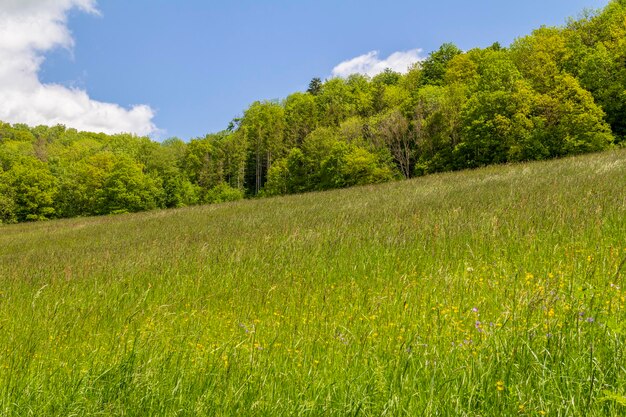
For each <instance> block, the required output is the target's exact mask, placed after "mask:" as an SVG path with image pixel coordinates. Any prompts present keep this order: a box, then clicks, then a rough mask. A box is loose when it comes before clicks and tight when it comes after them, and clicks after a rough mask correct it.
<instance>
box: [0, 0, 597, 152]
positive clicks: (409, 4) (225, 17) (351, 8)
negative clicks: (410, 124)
mask: <svg viewBox="0 0 626 417" xmlns="http://www.w3.org/2000/svg"><path fill="white" fill-rule="evenodd" d="M16 1H19V0H0V12H1V11H2V8H3V7H5V4H4V3H5V2H8V3H11V2H14V3H15V2H16ZM24 1H26V2H27V3H34V6H33V7H34V8H31V9H30V11H28V12H27V13H29V14H33V13H34V10H35V8H36V7H38V6H37V3H40V4H41V5H40V6H39V7H41V8H46V7H49V3H53V2H55V1H56V2H57V3H58V4H60V6H58V7H57V8H56V9H54V13H57V15H56V16H57V17H58V16H59V15H62V16H63V18H62V19H61V20H62V22H61V23H60V24H61V25H65V26H66V28H69V31H70V33H69V34H68V35H69V36H71V39H69V38H63V39H64V40H60V41H59V42H58V43H57V44H56V45H53V46H52V47H49V48H48V49H46V48H43V47H42V48H39V49H38V50H39V51H43V52H41V53H42V58H45V59H44V60H43V61H42V62H41V63H40V64H39V67H38V69H37V76H38V79H39V81H40V82H41V83H42V84H43V85H50V84H62V85H64V86H66V87H70V90H72V91H73V90H80V91H84V92H86V93H87V94H88V95H89V98H90V99H91V100H95V101H98V102H104V103H115V104H118V105H119V106H121V107H122V109H119V108H117V107H116V108H110V109H108V110H107V111H109V110H110V112H109V113H107V114H110V113H111V112H123V111H125V110H124V109H130V108H131V106H134V105H140V104H141V105H147V106H149V109H148V108H147V107H141V108H136V109H135V110H137V112H136V113H137V114H136V115H135V116H136V117H135V116H133V118H132V120H143V121H145V120H151V123H152V124H151V126H152V127H156V128H158V129H159V130H158V131H156V133H153V134H152V136H153V137H155V138H157V139H164V138H167V137H171V136H178V137H180V138H182V139H185V140H187V139H190V138H192V137H198V136H203V135H205V134H207V133H210V132H216V131H219V130H222V129H224V128H225V127H226V126H227V125H228V122H229V121H230V120H231V119H232V118H233V117H236V116H238V115H240V114H241V113H242V111H243V110H244V109H245V108H246V107H247V106H248V105H249V104H250V103H251V102H253V101H255V100H262V99H272V98H284V97H285V96H287V95H288V94H289V93H292V92H294V91H299V90H304V89H306V87H307V85H308V82H309V81H310V79H311V78H312V77H315V76H318V77H321V78H327V77H330V76H331V74H332V73H333V68H335V66H337V65H338V64H340V63H341V62H343V61H346V60H350V59H352V58H355V57H358V56H361V55H363V54H367V53H368V52H370V51H378V52H379V54H378V56H379V57H380V59H384V58H385V57H387V56H388V55H390V54H392V53H394V52H396V51H408V50H414V49H416V48H420V49H421V50H422V52H421V56H426V55H427V54H428V52H430V51H432V50H434V49H436V48H438V47H439V45H441V44H442V43H444V42H453V43H455V44H456V45H458V46H459V47H460V48H462V49H470V48H472V47H484V46H487V45H490V44H491V43H493V42H495V41H499V42H500V43H502V44H503V45H506V44H509V43H510V42H511V41H512V40H513V39H514V38H515V37H518V36H520V35H524V34H528V33H530V31H531V30H532V29H534V28H537V27H539V26H540V25H542V24H546V25H561V24H563V23H564V22H565V21H566V19H567V18H568V17H570V16H576V15H578V14H579V13H580V12H581V11H582V10H583V9H585V8H599V7H603V6H604V5H606V4H607V3H608V0H548V1H546V0H543V1H539V0H527V1H525V2H512V1H511V2H509V1H506V2H505V1H502V0H499V1H493V0H490V1H482V2H467V1H460V0H440V1H437V2H432V1H429V2H420V1H408V0H397V1H393V0H389V1H386V2H381V1H370V0H358V1H356V0H346V1H340V0H334V1H331V0H316V1H308V0H302V1H297V0H292V1H286V0H274V1H261V0H256V1H252V0H241V1H236V0H233V1H211V0H209V1H206V0H202V1H201V0H177V1H174V0H100V1H98V2H95V1H94V0H24ZM15 7H17V6H15ZM50 7H51V6H50ZM50 10H52V9H50ZM96 10H97V12H96ZM90 11H91V12H90ZM25 13H26V12H25ZM50 13H52V12H50ZM9 16H10V13H9ZM57 20H58V19H57ZM56 23H57V24H59V22H58V21H57V22H56ZM1 34H2V30H1V28H0V35H1ZM1 47H2V45H1V44H0V48H1ZM1 52H2V51H1V50H0V57H1V55H2V54H1ZM0 110H2V109H0ZM68 111H69V110H68ZM10 114H11V115H12V117H13V118H15V117H16V115H19V114H20V112H18V111H17V110H13V111H12V112H10ZM46 114H50V112H48V113H46ZM100 114H103V113H100ZM120 114H121V113H120ZM0 118H2V112H1V111H0ZM33 120H34V119H33ZM54 120H57V119H54ZM59 120H60V119H59ZM12 121H15V120H12ZM25 122H30V120H25ZM70 123H71V122H70ZM87 126H90V125H87ZM124 126H132V122H128V124H127V125H124ZM79 127H81V126H79ZM129 130H130V128H129ZM144 130H145V129H144ZM138 133H145V131H141V130H138Z"/></svg>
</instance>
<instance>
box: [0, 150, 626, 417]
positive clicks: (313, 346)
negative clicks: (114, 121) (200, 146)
mask: <svg viewBox="0 0 626 417" xmlns="http://www.w3.org/2000/svg"><path fill="white" fill-rule="evenodd" d="M624 259H626V151H623V150H622V151H613V152H607V153H602V154H596V155H589V156H583V157H578V158H570V159H563V160H558V161H552V162H545V163H531V164H522V165H513V166H499V167H490V168H485V169H480V170H475V171H469V172H462V173H451V174H442V175H434V176H430V177H425V178H420V179H417V180H413V181H405V182H397V183H391V184H385V185H381V186H375V187H374V186H372V187H359V188H353V189H347V190H340V191H333V192H326V193H313V194H306V195H298V196H290V197H282V198H273V199H263V200H252V201H244V202H238V203H230V204H223V205H214V206H206V207H193V208H185V209H179V210H171V211H156V212H149V213H142V214H136V215H121V216H109V217H98V218H85V219H72V220H62V221H53V222H42V223H33V224H23V225H15V226H4V227H1V228H0V415H6V416H27V415H36V416H43V415H59V416H61V415H63V416H69V415H125V416H147V415H181V416H182V415H189V416H193V415H272V416H273V415H337V416H345V415H468V416H478V415H481V416H488V415H494V416H496V415H535V416H538V415H563V416H571V415H579V416H593V415H598V416H600V415H602V416H604V415H609V416H611V415H613V416H622V415H625V414H626V404H625V403H626V398H625V396H626V368H625V366H626V357H625V354H626V350H625V348H624V341H625V340H624V339H625V338H626V308H625V296H626V292H625V291H624V289H623V286H624V274H626V267H625V266H624Z"/></svg>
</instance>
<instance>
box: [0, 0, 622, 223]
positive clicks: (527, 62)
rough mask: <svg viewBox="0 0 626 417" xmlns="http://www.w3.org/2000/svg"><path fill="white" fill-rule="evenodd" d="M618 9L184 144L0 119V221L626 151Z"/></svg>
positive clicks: (382, 77) (328, 87) (358, 79)
mask: <svg viewBox="0 0 626 417" xmlns="http://www.w3.org/2000/svg"><path fill="white" fill-rule="evenodd" d="M625 137H626V0H613V1H612V2H610V3H609V4H608V5H607V7H605V8H604V9H602V10H599V11H590V12H586V13H584V14H582V15H581V16H579V17H578V18H576V19H571V20H570V21H569V22H568V23H567V24H566V25H564V26H562V27H541V28H539V29H537V30H535V31H534V32H533V33H532V34H530V35H528V36H524V37H520V38H518V39H517V40H515V41H514V42H513V43H512V44H511V45H509V46H507V47H503V46H501V45H500V44H499V43H497V42H496V43H494V44H493V45H491V46H489V47H487V48H476V49H471V50H469V51H462V50H460V49H459V48H458V47H457V46H455V45H454V44H451V43H446V44H443V45H442V46H441V47H440V48H439V49H438V50H436V51H433V52H431V53H430V54H429V55H428V57H427V58H426V59H424V60H423V61H421V62H418V63H417V64H415V65H414V66H413V67H412V68H410V69H409V71H408V72H407V73H405V74H400V73H396V72H393V71H391V70H386V71H384V72H383V73H381V74H379V75H376V76H374V77H372V78H369V77H367V76H363V75H352V76H350V77H348V78H331V79H328V80H321V79H320V78H313V79H312V80H311V82H310V84H309V86H308V89H307V91H306V92H296V93H293V94H291V95H289V96H288V97H286V98H285V99H283V100H272V101H257V102H254V103H252V104H251V105H250V106H249V107H248V108H247V109H246V110H245V111H244V112H243V114H242V115H241V117H238V118H235V119H234V120H233V121H232V122H231V123H230V124H229V126H228V127H227V128H226V129H225V130H224V131H222V132H219V133H215V134H208V135H206V136H205V137H201V138H194V139H191V140H189V141H188V142H185V141H183V140H181V139H178V138H170V139H167V140H164V141H163V142H156V141H154V140H151V139H150V138H148V137H138V136H135V135H132V134H117V135H106V134H102V133H93V132H79V131H77V130H75V129H72V128H67V127H65V126H63V125H57V126H51V127H48V126H36V127H30V126H26V125H23V124H13V125H11V124H8V123H2V122H0V223H16V222H25V221H34V220H44V219H53V218H68V217H78V216H92V215H104V214H112V213H125V212H138V211H144V210H151V209H156V208H171V207H183V206H188V205H194V204H207V203H216V202H224V201H233V200H238V199H242V198H246V197H257V196H274V195H284V194H291V193H302V192H307V191H321V190H328V189H334V188H342V187H349V186H353V185H362V184H372V183H382V182H387V181H393V180H398V179H403V178H411V177H415V176H421V175H426V174H430V173H435V172H442V171H452V170H461V169H468V168H475V167H480V166H485V165H489V164H500V163H509V162H518V161H531V160H543V159H549V158H557V157H563V156H566V155H574V154H581V153H586V152H595V151H600V150H604V149H608V148H610V147H615V146H624V144H625V143H626V141H625Z"/></svg>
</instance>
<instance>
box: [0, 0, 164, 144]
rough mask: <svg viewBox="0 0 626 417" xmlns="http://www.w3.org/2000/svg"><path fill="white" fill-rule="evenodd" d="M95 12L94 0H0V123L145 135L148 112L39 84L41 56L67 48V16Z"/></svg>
mask: <svg viewBox="0 0 626 417" xmlns="http://www.w3.org/2000/svg"><path fill="white" fill-rule="evenodd" d="M74 8H77V9H80V10H82V11H84V12H87V13H93V14H97V13H98V11H97V9H96V0H0V63H1V64H0V120H2V121H4V122H10V123H27V124H29V125H39V124H46V125H55V124H59V123H60V124H64V125H66V126H68V127H74V128H76V129H79V130H89V131H95V132H105V133H118V132H131V133H136V134H138V135H147V134H150V133H154V132H156V127H155V125H154V123H153V122H152V118H153V117H154V111H153V110H152V109H151V108H150V107H149V106H146V105H138V106H134V107H132V108H130V109H126V108H124V107H121V106H119V105H117V104H113V103H103V102H100V101H96V100H92V99H91V98H90V97H89V95H88V94H87V92H86V91H84V90H80V89H76V88H67V87H65V86H62V85H58V84H43V83H42V82H41V81H40V80H39V77H38V73H39V69H40V67H41V64H42V62H43V60H44V53H45V52H46V51H50V50H51V49H53V48H58V47H61V48H68V49H69V48H72V46H73V45H74V40H73V38H72V35H71V33H70V31H69V29H68V27H67V13H68V12H69V11H70V10H71V9H74Z"/></svg>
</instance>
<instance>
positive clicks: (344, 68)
mask: <svg viewBox="0 0 626 417" xmlns="http://www.w3.org/2000/svg"><path fill="white" fill-rule="evenodd" d="M421 52H422V50H421V49H411V50H409V51H399V52H394V53H393V54H391V55H389V56H388V57H387V58H386V59H380V58H379V57H378V51H370V52H368V53H366V54H364V55H360V56H357V57H356V58H352V59H349V60H347V61H343V62H342V63H341V64H339V65H337V66H336V67H335V68H333V72H332V75H333V76H334V77H347V76H348V75H350V74H365V75H369V76H370V77H373V76H374V75H376V74H380V73H381V72H383V71H384V70H385V69H387V68H391V69H392V70H394V71H397V72H401V73H405V72H407V71H408V69H409V67H410V66H411V65H413V64H414V63H416V62H418V61H421V60H422V59H424V58H422V57H421V56H420V53H421Z"/></svg>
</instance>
